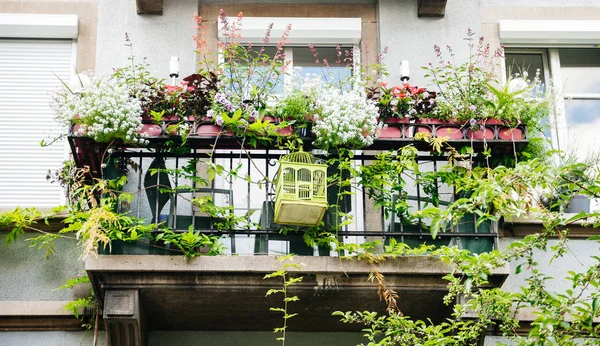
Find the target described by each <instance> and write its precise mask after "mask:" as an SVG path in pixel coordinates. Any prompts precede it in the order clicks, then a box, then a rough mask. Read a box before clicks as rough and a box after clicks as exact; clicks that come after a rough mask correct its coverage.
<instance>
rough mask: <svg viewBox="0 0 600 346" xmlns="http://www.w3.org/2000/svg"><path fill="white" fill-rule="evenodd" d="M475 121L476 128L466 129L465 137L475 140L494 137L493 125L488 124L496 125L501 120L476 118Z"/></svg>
mask: <svg viewBox="0 0 600 346" xmlns="http://www.w3.org/2000/svg"><path fill="white" fill-rule="evenodd" d="M476 123H477V127H478V128H477V129H468V130H467V138H468V139H472V140H476V141H482V140H490V139H494V137H495V134H494V127H493V126H490V125H498V124H501V123H502V122H501V121H500V120H496V119H489V120H478V121H477V122H476ZM486 125H488V126H486Z"/></svg>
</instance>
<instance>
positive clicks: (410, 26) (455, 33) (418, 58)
mask: <svg viewBox="0 0 600 346" xmlns="http://www.w3.org/2000/svg"><path fill="white" fill-rule="evenodd" d="M378 15H379V18H378V20H379V35H380V36H379V37H380V40H379V42H380V45H381V48H382V49H383V48H384V47H385V46H387V47H388V49H389V52H388V54H387V58H386V59H385V63H386V65H387V67H388V70H389V72H390V76H389V77H388V78H387V80H389V81H390V82H392V83H399V82H400V62H401V61H402V60H408V61H409V64H410V70H411V79H410V82H411V84H416V85H419V86H426V85H427V84H426V82H425V79H424V78H423V75H424V71H423V70H422V69H421V66H424V65H426V64H427V63H428V62H434V63H435V62H436V61H437V59H436V58H435V54H434V52H433V45H434V44H437V45H439V46H441V47H445V46H446V45H447V44H448V45H451V46H452V47H453V49H454V51H455V53H456V60H457V61H462V60H466V59H467V58H468V57H469V54H468V47H467V44H466V43H465V41H464V40H463V38H464V37H465V36H466V32H467V29H469V28H470V29H472V30H474V31H475V32H479V31H480V22H481V20H480V15H479V0H461V1H448V5H447V6H446V16H445V17H444V18H418V17H417V1H397V0H379V5H378Z"/></svg>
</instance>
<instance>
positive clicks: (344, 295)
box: [86, 255, 509, 332]
mask: <svg viewBox="0 0 600 346" xmlns="http://www.w3.org/2000/svg"><path fill="white" fill-rule="evenodd" d="M294 262H296V263H304V264H305V265H304V266H302V267H301V269H300V270H292V268H290V270H289V272H294V273H291V275H294V276H302V277H303V280H302V281H301V282H299V283H297V284H295V285H294V286H293V287H290V288H289V289H290V293H291V294H293V295H297V296H298V298H299V301H298V302H295V303H294V308H293V310H294V312H301V314H300V315H301V317H299V318H297V319H296V321H295V323H294V326H293V329H294V330H295V331H313V332H316V331H360V326H355V325H345V324H342V323H340V322H339V319H338V318H336V317H334V316H332V315H331V313H332V312H334V311H336V310H343V311H346V310H358V311H365V310H367V311H378V312H380V313H383V312H384V311H385V304H384V303H383V302H381V301H380V300H379V298H378V296H377V284H376V283H373V282H370V281H369V280H368V276H369V272H370V271H371V270H372V269H377V270H379V271H380V272H381V273H383V275H384V276H385V280H386V283H387V285H388V287H390V288H391V289H393V290H395V291H397V292H398V294H399V295H400V299H399V302H398V303H399V306H400V309H401V310H402V311H403V312H404V313H405V314H407V315H410V316H411V317H414V318H423V319H425V318H431V319H432V320H436V321H439V320H443V319H444V318H446V317H448V316H449V315H450V313H451V311H450V310H449V308H448V307H447V306H445V305H444V304H443V296H444V295H445V294H446V293H447V285H448V282H447V281H445V280H443V276H444V275H446V274H448V273H449V272H450V271H451V267H449V266H447V265H445V264H444V263H442V262H441V261H440V260H439V258H435V257H431V256H407V257H401V258H395V259H389V260H387V261H385V262H383V263H380V264H376V265H370V264H368V263H365V262H364V261H358V260H342V259H340V258H338V257H303V256H296V257H295V258H294ZM282 264H283V263H282V262H279V261H278V260H277V258H276V257H275V256H247V257H242V256H215V257H199V258H193V259H190V260H185V259H184V258H183V257H182V256H157V255H98V256H96V257H89V258H88V259H87V261H86V270H87V272H88V275H89V277H90V279H91V282H92V285H93V287H94V290H95V292H96V296H97V297H99V299H100V302H104V299H105V297H106V295H107V294H108V293H109V292H111V291H115V290H116V291H122V290H135V291H138V292H139V297H140V299H139V304H140V307H141V309H142V310H143V311H144V315H145V318H146V320H147V330H248V331H249V330H254V331H260V330H271V329H272V328H273V326H274V325H277V324H278V323H280V321H279V320H278V319H279V318H280V316H278V315H277V314H276V313H273V312H272V311H270V307H274V306H279V305H280V303H281V299H280V297H273V296H269V297H265V293H266V292H267V290H268V289H270V288H276V287H280V286H281V280H278V279H268V280H265V279H264V276H265V274H266V273H272V272H274V271H277V270H279V269H280V268H281V266H282ZM508 274H509V268H508V266H506V267H502V268H499V269H497V270H495V271H494V272H493V273H492V275H491V276H490V287H499V286H500V285H501V284H502V282H503V281H504V279H505V278H506V277H507V276H508ZM191 316H193V318H190V317H191Z"/></svg>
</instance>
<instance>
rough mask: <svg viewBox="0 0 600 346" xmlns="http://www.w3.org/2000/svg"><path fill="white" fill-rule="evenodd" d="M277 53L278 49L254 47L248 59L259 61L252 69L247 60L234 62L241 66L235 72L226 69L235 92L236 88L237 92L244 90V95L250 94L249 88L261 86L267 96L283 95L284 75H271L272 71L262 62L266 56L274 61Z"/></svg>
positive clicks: (253, 64) (252, 65)
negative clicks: (262, 58)
mask: <svg viewBox="0 0 600 346" xmlns="http://www.w3.org/2000/svg"><path fill="white" fill-rule="evenodd" d="M276 52H277V49H276V48H275V47H264V49H262V48H261V47H259V46H253V47H252V49H251V50H250V52H249V55H248V57H249V58H251V59H256V60H257V61H256V63H252V64H251V67H250V66H248V64H247V60H246V59H240V60H237V61H232V63H237V64H239V66H238V67H237V68H236V69H235V70H233V71H231V70H227V69H225V74H226V75H227V77H228V78H231V79H232V83H231V84H232V88H233V89H234V90H235V89H236V88H237V90H243V93H244V95H246V94H249V93H250V90H249V87H250V86H251V85H258V86H260V90H262V91H263V92H264V93H266V94H280V93H282V92H283V73H282V74H279V76H273V75H270V74H271V73H272V69H271V68H269V67H266V66H262V64H261V62H260V60H261V57H264V56H268V57H269V58H270V59H273V57H274V56H275V53H276ZM259 53H260V56H259ZM248 81H250V82H248ZM246 89H248V90H246Z"/></svg>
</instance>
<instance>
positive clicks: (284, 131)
mask: <svg viewBox="0 0 600 346" xmlns="http://www.w3.org/2000/svg"><path fill="white" fill-rule="evenodd" d="M276 131H277V133H279V134H280V135H282V136H291V135H293V134H294V129H293V128H292V126H286V127H283V128H280V129H277V130H276Z"/></svg>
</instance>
